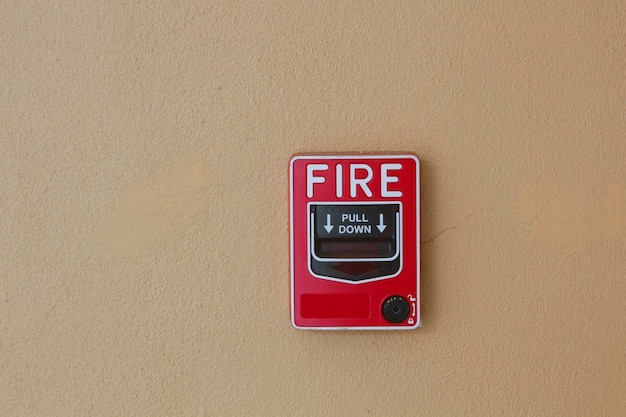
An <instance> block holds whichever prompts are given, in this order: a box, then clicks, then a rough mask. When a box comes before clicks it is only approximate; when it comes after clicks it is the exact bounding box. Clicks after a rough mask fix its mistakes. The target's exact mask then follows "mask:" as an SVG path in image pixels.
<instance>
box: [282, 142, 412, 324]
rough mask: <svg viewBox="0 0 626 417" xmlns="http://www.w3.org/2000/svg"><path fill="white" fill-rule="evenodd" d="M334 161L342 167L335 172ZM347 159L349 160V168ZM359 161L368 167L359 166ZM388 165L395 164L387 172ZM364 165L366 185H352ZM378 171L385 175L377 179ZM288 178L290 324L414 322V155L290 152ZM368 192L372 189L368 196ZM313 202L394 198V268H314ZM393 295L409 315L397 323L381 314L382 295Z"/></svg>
mask: <svg viewBox="0 0 626 417" xmlns="http://www.w3.org/2000/svg"><path fill="white" fill-rule="evenodd" d="M311 164H314V165H313V166H314V167H316V168H317V169H316V170H314V171H310V172H308V171H307V167H308V166H309V165H311ZM338 164H339V165H341V166H342V167H341V168H339V169H340V171H339V172H338V169H337V165H338ZM351 165H354V167H353V168H351ZM363 165H367V166H368V167H369V169H363ZM383 165H385V167H384V168H383ZM320 167H327V168H326V169H320ZM389 167H393V168H394V169H393V170H391V171H390V170H389ZM398 167H400V168H398ZM311 169H312V168H311ZM368 172H371V179H370V180H369V181H368V182H367V183H366V188H367V190H366V189H365V188H364V187H361V186H360V184H356V185H355V184H352V182H358V181H359V180H360V181H361V182H362V181H363V179H364V178H363V177H364V176H367V174H368ZM339 173H340V174H341V175H338V174H339ZM307 174H308V175H309V178H308V177H307ZM385 175H386V176H385ZM311 177H313V179H311ZM337 177H339V178H340V180H339V181H338V180H337ZM381 178H384V179H383V181H381ZM289 179H290V181H289V187H290V275H291V322H292V324H293V326H294V327H295V328H297V329H324V330H354V329H356V330H392V329H393V330H399V329H414V328H416V327H419V326H420V325H421V316H420V291H419V289H420V245H419V241H420V238H419V236H420V193H419V184H420V178H419V160H418V159H417V157H416V156H415V155H413V154H359V155H295V156H293V157H292V159H291V161H290V169H289ZM355 180H356V181H355ZM383 182H384V183H383ZM338 189H340V190H338ZM366 191H367V192H366ZM368 193H369V194H371V195H369V196H368V195H367V194H368ZM383 194H385V195H383ZM338 195H339V197H338ZM389 195H392V196H389ZM317 203H320V204H342V205H347V204H390V203H394V204H396V203H397V204H399V205H400V207H401V210H400V215H399V216H400V220H401V221H400V225H399V230H400V231H401V236H402V239H401V242H399V248H400V252H399V256H400V265H401V266H400V270H399V272H397V273H395V274H393V275H391V276H388V277H384V278H375V279H368V280H365V281H358V282H348V281H344V280H338V279H333V278H325V277H321V276H319V275H317V274H314V273H313V272H312V270H311V265H310V259H311V248H310V247H311V245H312V243H311V236H310V233H312V232H310V230H309V229H310V227H312V226H310V222H311V221H312V220H310V217H309V213H310V212H309V207H310V205H311V204H317ZM381 221H382V220H381ZM394 295H400V296H402V297H404V298H406V299H407V300H408V301H409V303H410V308H411V311H410V313H409V316H408V318H407V319H406V320H404V321H403V322H400V323H391V322H389V321H387V320H385V318H384V317H383V315H382V305H383V302H384V301H385V300H386V299H387V298H388V297H390V296H394Z"/></svg>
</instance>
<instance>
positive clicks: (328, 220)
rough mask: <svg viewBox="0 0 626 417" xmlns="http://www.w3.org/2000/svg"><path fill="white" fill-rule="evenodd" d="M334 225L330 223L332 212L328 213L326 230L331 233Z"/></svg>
mask: <svg viewBox="0 0 626 417" xmlns="http://www.w3.org/2000/svg"><path fill="white" fill-rule="evenodd" d="M333 227H335V226H333V225H332V224H330V214H327V215H326V226H324V229H326V232H328V233H330V231H331V230H333Z"/></svg>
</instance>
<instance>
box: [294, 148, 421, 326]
mask: <svg viewBox="0 0 626 417" xmlns="http://www.w3.org/2000/svg"><path fill="white" fill-rule="evenodd" d="M300 159H412V160H414V161H415V186H416V188H417V189H416V193H415V214H416V216H417V218H416V234H417V235H416V242H415V247H416V255H417V259H416V264H417V265H416V266H417V268H416V272H417V274H416V279H417V286H416V291H417V292H418V293H419V294H420V297H419V298H418V300H419V301H420V302H421V299H422V298H421V291H420V278H421V274H422V273H421V257H420V236H421V226H420V216H421V206H420V183H421V178H420V161H419V159H418V158H417V156H415V155H410V154H383V155H378V154H369V155H295V156H293V157H292V158H291V160H290V162H289V275H290V293H291V300H290V301H291V303H290V304H291V306H290V310H291V325H292V326H293V327H294V328H296V329H298V330H412V329H416V328H418V327H421V326H422V312H421V308H420V305H417V306H416V309H417V311H419V318H420V319H419V321H418V322H416V323H415V324H414V325H413V326H367V327H366V326H354V327H345V326H344V327H302V326H298V325H297V324H296V322H295V311H294V308H295V307H294V292H293V281H294V274H293V272H294V271H293V269H294V261H293V256H294V250H293V241H294V237H293V164H294V163H295V161H297V160H300ZM307 240H308V238H307ZM415 295H416V296H417V294H415Z"/></svg>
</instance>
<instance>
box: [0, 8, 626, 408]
mask: <svg viewBox="0 0 626 417" xmlns="http://www.w3.org/2000/svg"><path fill="white" fill-rule="evenodd" d="M171 3H172V4H170V2H165V1H161V0H158V1H133V2H85V1H74V2H70V1H65V0H62V1H55V2H40V1H3V2H2V3H0V57H1V58H0V71H1V72H0V80H1V90H0V91H1V96H0V135H1V136H0V161H1V166H0V178H1V181H0V410H1V411H0V415H2V416H3V417H4V416H87V415H90V416H113V415H119V416H247V415H250V416H252V415H254V416H256V415H258V416H276V415H280V416H369V415H372V416H409V415H411V416H450V415H473V416H485V415H494V416H499V415H532V416H538V415H545V416H600V415H606V416H618V415H626V395H624V389H625V387H626V348H625V346H626V278H625V275H624V274H625V266H626V264H625V259H626V258H625V255H626V253H625V248H626V163H625V161H626V159H625V157H626V140H625V138H626V116H625V115H626V104H625V97H626V76H625V74H626V10H625V7H624V3H623V2H622V1H619V0H616V1H606V2H601V1H578V2H573V1H563V2H556V1H554V2H553V1H537V2H528V1H518V2H506V3H505V2H495V1H487V0H485V1H482V2H478V1H476V2H460V1H448V2H445V1H439V0H437V1H421V2H417V1H409V2H387V1H383V2H379V3H366V2H326V3H323V2H312V3H311V4H308V5H304V4H300V3H296V2H292V1H283V2H269V3H266V4H260V3H258V2H247V3H242V2H214V3H210V2H205V1H194V2H171ZM209 3H210V4H209ZM359 150H381V151H383V150H384V151H386V150H395V151H412V152H415V153H417V154H418V155H419V156H420V158H421V160H422V168H423V169H422V178H423V189H422V201H423V205H422V210H423V218H422V229H423V236H422V240H423V244H422V249H423V287H422V292H423V319H424V322H423V323H424V327H423V328H421V329H419V330H416V331H410V332H398V333H385V332H335V333H333V332H331V333H328V332H306V331H296V330H294V329H292V328H291V325H290V322H289V308H288V300H289V295H288V294H289V289H288V286H289V284H288V282H289V274H288V230H287V229H288V215H287V207H288V206H287V167H288V158H289V156H290V155H291V154H292V153H293V152H307V151H359Z"/></svg>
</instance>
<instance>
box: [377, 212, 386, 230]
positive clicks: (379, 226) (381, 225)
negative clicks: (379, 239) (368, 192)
mask: <svg viewBox="0 0 626 417" xmlns="http://www.w3.org/2000/svg"><path fill="white" fill-rule="evenodd" d="M379 219H380V221H379V224H377V225H376V227H378V230H380V233H382V232H384V231H385V229H386V228H387V225H386V224H385V223H383V213H380V217H379Z"/></svg>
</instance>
